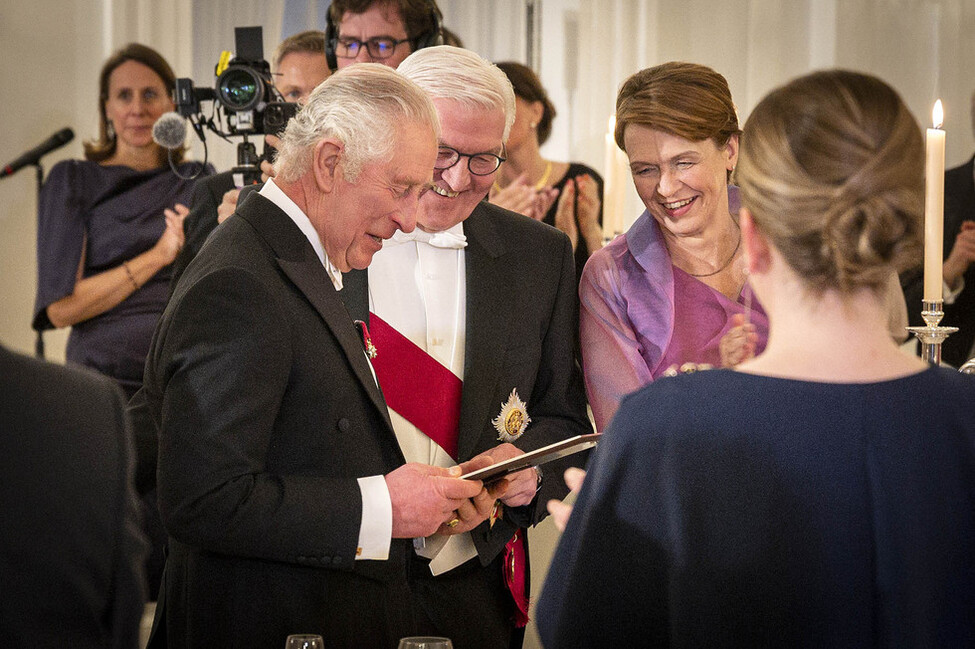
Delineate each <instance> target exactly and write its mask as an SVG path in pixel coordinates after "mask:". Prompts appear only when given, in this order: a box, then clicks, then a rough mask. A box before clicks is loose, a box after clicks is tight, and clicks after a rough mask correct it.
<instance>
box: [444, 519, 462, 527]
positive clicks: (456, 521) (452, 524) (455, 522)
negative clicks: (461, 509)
mask: <svg viewBox="0 0 975 649" xmlns="http://www.w3.org/2000/svg"><path fill="white" fill-rule="evenodd" d="M458 523H460V519H459V518H455V519H454V520H452V521H450V522H448V523H447V527H457V525H458Z"/></svg>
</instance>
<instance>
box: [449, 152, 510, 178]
mask: <svg viewBox="0 0 975 649" xmlns="http://www.w3.org/2000/svg"><path fill="white" fill-rule="evenodd" d="M501 153H502V154H503V153H504V147H502V148H501ZM461 158H467V168H468V169H469V170H470V172H471V173H472V174H474V175H475V176H490V175H491V174H493V173H494V172H495V171H497V170H498V167H500V166H501V163H502V162H504V161H505V160H507V158H503V157H501V156H499V155H494V154H493V153H461V152H460V151H458V150H457V149H455V148H453V147H449V146H443V145H440V149H439V150H438V151H437V161H436V162H434V163H433V168H434V169H437V170H439V171H443V170H444V169H450V168H451V167H453V166H454V165H455V164H457V162H458V161H459V160H460V159H461Z"/></svg>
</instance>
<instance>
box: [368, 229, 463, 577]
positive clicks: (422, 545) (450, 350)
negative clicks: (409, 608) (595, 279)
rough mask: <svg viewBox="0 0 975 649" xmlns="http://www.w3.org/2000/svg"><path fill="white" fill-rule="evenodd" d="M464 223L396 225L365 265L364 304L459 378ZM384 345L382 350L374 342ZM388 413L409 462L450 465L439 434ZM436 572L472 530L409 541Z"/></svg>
mask: <svg viewBox="0 0 975 649" xmlns="http://www.w3.org/2000/svg"><path fill="white" fill-rule="evenodd" d="M464 245H466V243H465V237H464V235H463V223H458V224H457V225H455V226H454V227H453V228H450V229H449V230H447V231H445V232H443V233H437V234H435V235H433V237H430V236H429V235H427V233H423V232H422V231H416V232H415V233H411V234H403V233H401V232H397V233H396V234H395V235H394V236H393V238H392V239H390V240H388V241H386V242H384V244H383V249H382V250H381V251H380V252H378V253H376V255H375V257H373V260H372V264H370V265H369V310H370V311H371V312H373V313H375V314H376V315H378V316H379V317H380V318H382V319H383V320H385V321H386V322H387V323H388V324H389V325H390V326H391V327H393V328H394V329H396V330H397V331H398V332H399V333H401V334H402V335H403V336H405V337H406V338H408V339H409V340H410V341H411V342H413V343H414V344H415V345H417V346H418V347H419V348H420V349H422V350H424V351H426V352H427V354H429V355H430V356H431V357H432V358H434V359H435V360H437V361H438V362H439V363H440V364H441V365H443V366H444V367H446V368H447V369H448V370H450V371H451V372H452V373H453V374H454V375H456V376H457V377H458V378H459V379H461V380H463V379H464V345H465V342H466V337H465V332H466V328H467V327H466V317H467V308H466V304H467V302H466V299H467V284H466V281H465V280H466V270H465V255H464V248H463V246H464ZM379 353H382V350H381V349H380V350H379ZM389 414H390V418H391V420H392V422H393V430H394V432H395V433H396V439H397V440H398V442H399V445H400V449H402V451H403V455H404V456H405V457H406V461H407V462H420V463H423V464H430V465H434V466H440V467H452V466H454V465H455V464H456V462H454V460H453V459H452V458H451V457H450V456H449V455H448V454H447V453H446V451H444V450H443V449H442V448H441V447H440V446H439V445H438V444H437V443H436V442H434V441H433V440H432V439H430V438H429V437H427V436H426V435H425V434H424V433H423V432H422V431H420V430H419V429H418V428H417V427H416V426H414V425H413V424H412V423H410V422H409V421H407V420H406V419H405V418H403V417H402V416H401V415H400V414H399V413H397V412H396V411H395V410H393V409H392V408H391V409H390V413H389ZM414 546H415V547H416V551H417V554H419V555H420V556H423V557H426V558H429V559H431V562H430V570H431V572H433V574H435V575H438V574H441V573H443V572H446V571H447V570H450V569H451V568H454V567H456V566H458V565H460V564H462V563H464V562H465V561H467V560H469V559H471V558H473V557H476V556H477V550H476V548H475V547H474V542H473V540H472V539H471V536H470V534H469V533H466V534H455V535H450V536H440V535H434V536H431V537H427V538H426V539H416V540H415V541H414Z"/></svg>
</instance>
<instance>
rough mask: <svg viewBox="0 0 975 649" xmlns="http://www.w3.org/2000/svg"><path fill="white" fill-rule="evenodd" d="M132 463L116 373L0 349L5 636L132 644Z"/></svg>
mask: <svg viewBox="0 0 975 649" xmlns="http://www.w3.org/2000/svg"><path fill="white" fill-rule="evenodd" d="M133 461H134V454H133V449H132V442H131V439H130V436H129V429H128V425H127V423H126V419H125V411H124V401H123V399H122V393H121V391H120V390H119V389H118V387H117V386H116V385H115V383H114V382H113V381H111V380H109V379H107V378H105V377H103V376H100V375H97V374H94V373H93V372H88V371H82V370H78V369H73V368H66V367H61V366H57V365H52V364H47V363H42V362H40V361H37V360H34V359H30V358H27V357H25V356H21V355H19V354H14V353H12V352H10V351H8V350H6V349H4V348H3V347H0V476H2V477H0V485H2V486H0V529H2V530H3V531H2V532H0V646H2V647H9V648H12V649H13V648H17V647H79V648H85V647H92V648H94V647H101V648H105V647H117V648H127V649H131V648H133V647H135V646H137V644H138V639H139V623H140V621H141V619H142V609H143V606H144V603H145V584H144V576H143V573H144V568H143V564H144V561H145V556H146V551H147V548H148V546H147V544H146V541H145V538H144V536H143V534H142V528H141V517H140V514H139V510H138V503H137V501H136V498H135V490H134V488H133V485H132V465H133Z"/></svg>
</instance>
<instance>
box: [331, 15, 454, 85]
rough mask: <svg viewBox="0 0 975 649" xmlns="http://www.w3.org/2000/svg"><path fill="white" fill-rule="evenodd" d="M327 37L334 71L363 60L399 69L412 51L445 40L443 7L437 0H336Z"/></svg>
mask: <svg viewBox="0 0 975 649" xmlns="http://www.w3.org/2000/svg"><path fill="white" fill-rule="evenodd" d="M326 39H327V41H326V44H325V56H326V58H327V59H328V64H329V66H330V67H331V68H332V69H333V70H335V69H342V68H344V67H347V66H349V65H352V64H353V63H363V62H365V63H382V64H383V65H388V66H389V67H391V68H395V67H397V66H398V65H399V64H400V63H402V61H403V59H405V58H406V57H407V56H409V55H410V53H411V52H415V51H416V50H418V49H421V48H423V47H428V46H430V45H439V44H440V43H441V42H442V36H441V33H440V9H439V8H438V7H437V3H436V2H435V0H334V1H333V2H332V4H331V6H330V7H329V13H328V27H327V30H326Z"/></svg>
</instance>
